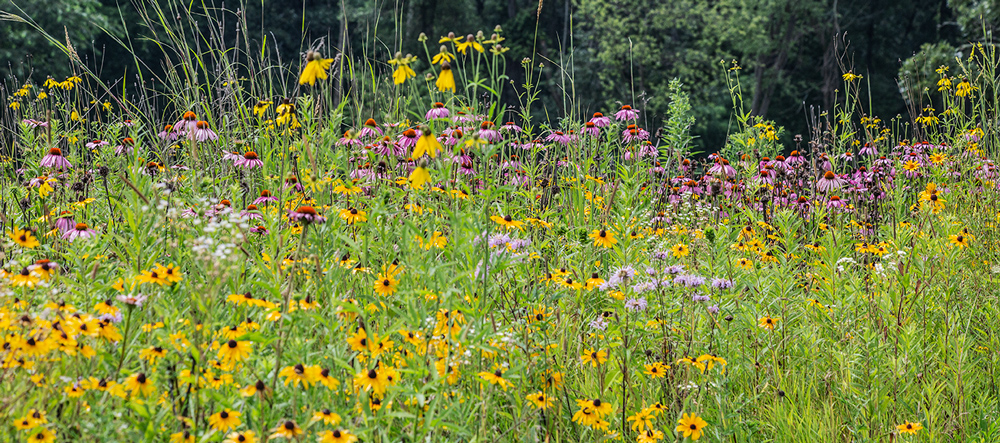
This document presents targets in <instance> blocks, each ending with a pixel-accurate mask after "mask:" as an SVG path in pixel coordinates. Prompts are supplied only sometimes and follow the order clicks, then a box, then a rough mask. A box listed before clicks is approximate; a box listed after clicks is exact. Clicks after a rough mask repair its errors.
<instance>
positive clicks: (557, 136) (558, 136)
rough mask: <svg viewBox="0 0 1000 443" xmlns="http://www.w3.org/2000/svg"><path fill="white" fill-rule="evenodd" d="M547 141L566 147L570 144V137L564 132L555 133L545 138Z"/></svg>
mask: <svg viewBox="0 0 1000 443" xmlns="http://www.w3.org/2000/svg"><path fill="white" fill-rule="evenodd" d="M545 141H547V142H556V143H559V144H563V145H565V144H568V143H569V136H568V135H566V134H564V133H563V132H562V131H554V132H552V133H551V134H549V136H548V137H545Z"/></svg>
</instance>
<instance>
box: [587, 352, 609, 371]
mask: <svg viewBox="0 0 1000 443" xmlns="http://www.w3.org/2000/svg"><path fill="white" fill-rule="evenodd" d="M580 361H582V362H583V364H585V365H586V364H588V363H589V364H590V365H591V366H593V367H595V368H596V367H597V366H598V365H601V364H604V362H606V361H608V352H607V351H604V350H601V349H598V350H596V351H595V350H593V349H585V350H584V351H583V354H580Z"/></svg>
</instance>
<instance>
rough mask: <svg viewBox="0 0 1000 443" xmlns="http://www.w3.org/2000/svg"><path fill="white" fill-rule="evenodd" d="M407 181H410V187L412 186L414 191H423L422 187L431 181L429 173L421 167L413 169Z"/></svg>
mask: <svg viewBox="0 0 1000 443" xmlns="http://www.w3.org/2000/svg"><path fill="white" fill-rule="evenodd" d="M408 179H409V180H410V186H413V187H414V188H415V189H423V188H424V185H425V184H426V183H427V182H429V181H431V172H430V171H428V170H427V168H425V167H423V166H418V167H416V168H415V169H413V172H411V173H410V177H409V178H408Z"/></svg>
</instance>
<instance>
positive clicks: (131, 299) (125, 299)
mask: <svg viewBox="0 0 1000 443" xmlns="http://www.w3.org/2000/svg"><path fill="white" fill-rule="evenodd" d="M116 298H117V299H118V301H120V302H122V303H125V304H126V305H132V306H135V307H140V308H141V307H142V304H143V303H145V302H146V299H148V298H149V296H147V295H143V294H136V295H128V294H121V295H119V296H118V297H116Z"/></svg>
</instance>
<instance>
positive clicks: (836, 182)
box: [816, 171, 847, 192]
mask: <svg viewBox="0 0 1000 443" xmlns="http://www.w3.org/2000/svg"><path fill="white" fill-rule="evenodd" d="M845 183H847V180H844V179H842V178H840V177H838V176H837V174H834V173H833V171H826V172H825V173H823V177H821V178H820V179H819V180H816V189H818V190H819V191H820V192H830V191H833V190H835V189H838V188H840V187H841V186H844V184H845Z"/></svg>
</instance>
